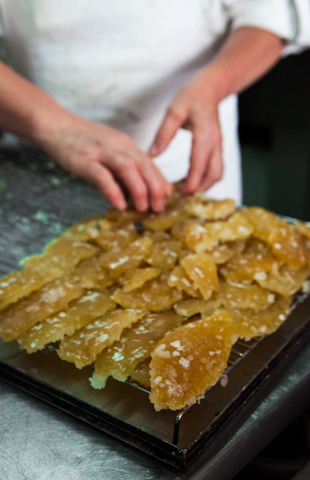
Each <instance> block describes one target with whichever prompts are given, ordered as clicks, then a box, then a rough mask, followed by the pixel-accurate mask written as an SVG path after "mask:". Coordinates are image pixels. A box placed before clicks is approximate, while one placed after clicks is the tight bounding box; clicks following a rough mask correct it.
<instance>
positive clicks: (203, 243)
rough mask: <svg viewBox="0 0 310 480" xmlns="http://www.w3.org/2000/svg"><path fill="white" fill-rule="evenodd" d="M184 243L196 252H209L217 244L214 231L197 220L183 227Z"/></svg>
mask: <svg viewBox="0 0 310 480" xmlns="http://www.w3.org/2000/svg"><path fill="white" fill-rule="evenodd" d="M184 233H185V243H186V244H187V246H188V248H189V249H190V250H193V251H194V252H196V253H203V252H210V251H212V250H213V249H214V247H216V246H217V244H218V239H217V238H216V236H215V235H214V233H212V232H210V231H208V230H207V228H206V227H204V226H203V225H201V224H200V223H198V222H189V223H187V225H186V226H185V228H184Z"/></svg>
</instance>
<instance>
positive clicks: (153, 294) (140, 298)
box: [111, 279, 182, 312]
mask: <svg viewBox="0 0 310 480" xmlns="http://www.w3.org/2000/svg"><path fill="white" fill-rule="evenodd" d="M111 298H112V299H113V300H114V301H115V302H116V303H118V304H119V305H121V306H122V307H124V308H143V309H145V310H150V311H152V312H160V311H162V310H167V309H169V308H170V307H171V305H173V304H174V303H175V302H177V301H178V300H181V298H182V294H181V293H180V292H179V291H178V290H177V289H176V288H170V287H169V286H168V284H167V281H166V280H165V279H155V280H150V281H148V282H146V283H145V284H144V285H143V287H140V288H137V289H136V290H132V291H131V292H124V290H123V289H121V288H119V289H117V290H116V291H115V292H114V293H113V294H112V297H111Z"/></svg>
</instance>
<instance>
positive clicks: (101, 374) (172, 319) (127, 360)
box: [90, 311, 183, 388]
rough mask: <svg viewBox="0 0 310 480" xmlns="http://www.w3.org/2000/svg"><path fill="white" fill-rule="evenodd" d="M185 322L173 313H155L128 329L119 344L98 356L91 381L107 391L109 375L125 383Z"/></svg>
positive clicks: (95, 385) (94, 385)
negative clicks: (167, 336) (159, 342)
mask: <svg viewBox="0 0 310 480" xmlns="http://www.w3.org/2000/svg"><path fill="white" fill-rule="evenodd" d="M182 321H183V319H182V317H180V316H178V315H176V314H175V313H174V312H172V311H167V312H163V313H151V314H148V315H146V316H145V317H143V318H142V319H141V320H139V321H138V322H136V323H135V324H134V325H133V326H132V328H130V329H126V330H125V331H124V332H123V334H122V336H121V338H120V340H119V341H118V342H115V343H114V344H113V345H112V346H111V347H110V348H107V349H105V350H104V351H103V352H102V353H101V355H99V356H98V357H97V360H96V362H95V372H94V374H93V376H92V378H91V379H90V382H91V384H92V386H93V387H94V388H103V386H104V385H105V382H106V379H107V378H108V377H109V376H112V377H114V378H115V379H117V380H119V381H122V382H124V381H125V380H126V379H127V378H128V377H129V375H130V374H131V372H132V370H134V368H135V367H136V366H137V365H138V364H139V363H141V362H143V361H144V360H145V359H146V358H148V357H149V355H150V353H151V352H152V350H153V349H154V347H155V345H156V344H157V342H158V341H159V340H160V339H161V338H162V337H163V336H164V335H165V334H166V333H167V332H168V331H170V330H175V329H176V328H177V327H178V326H180V325H181V323H182Z"/></svg>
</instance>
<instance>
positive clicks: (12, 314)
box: [0, 277, 84, 342]
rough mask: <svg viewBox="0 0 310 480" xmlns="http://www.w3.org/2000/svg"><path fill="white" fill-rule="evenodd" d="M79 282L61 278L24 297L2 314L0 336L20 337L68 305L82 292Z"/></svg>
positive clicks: (7, 339) (12, 338) (10, 338)
mask: <svg viewBox="0 0 310 480" xmlns="http://www.w3.org/2000/svg"><path fill="white" fill-rule="evenodd" d="M83 291H84V289H83V288H82V287H81V285H80V284H79V282H75V281H74V280H71V279H70V278H68V277H61V278H58V279H57V280H54V281H53V282H50V283H47V284H46V285H45V286H44V287H42V288H41V289H40V290H37V291H36V292H33V293H31V294H30V295H29V296H27V297H24V298H21V299H20V300H18V302H17V303H14V304H12V305H10V306H9V307H8V308H7V309H6V310H4V311H3V312H2V313H1V314H0V337H1V338H2V339H3V340H4V341H5V342H9V341H11V340H14V339H16V338H19V337H20V336H21V335H22V334H23V333H24V332H25V331H26V330H28V329H29V328H31V327H32V326H33V325H35V324H36V323H37V322H41V321H42V320H44V319H45V318H47V317H48V316H50V315H53V314H54V313H56V312H59V311H60V310H63V309H65V308H67V307H68V303H69V302H71V301H72V300H74V299H75V298H78V297H80V296H81V295H82V293H83Z"/></svg>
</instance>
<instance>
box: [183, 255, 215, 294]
mask: <svg viewBox="0 0 310 480" xmlns="http://www.w3.org/2000/svg"><path fill="white" fill-rule="evenodd" d="M180 264H181V266H182V268H184V270H185V272H186V273H187V275H188V276H189V278H190V279H191V280H192V282H193V283H194V285H195V287H197V288H198V290H199V291H200V293H201V294H202V296H203V298H204V299H205V300H208V299H209V298H210V297H211V296H212V294H213V292H216V291H217V290H218V284H219V282H218V276H217V271H216V266H215V263H214V262H213V260H212V259H211V258H210V256H209V255H208V254H206V253H193V254H190V255H187V256H186V257H183V258H182V260H181V261H180Z"/></svg>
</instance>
